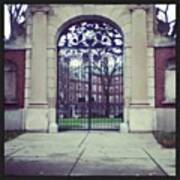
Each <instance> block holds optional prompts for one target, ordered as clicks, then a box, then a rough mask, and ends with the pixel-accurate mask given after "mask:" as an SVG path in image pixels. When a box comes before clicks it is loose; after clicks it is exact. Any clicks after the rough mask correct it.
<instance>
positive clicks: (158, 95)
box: [155, 47, 176, 108]
mask: <svg viewBox="0 0 180 180" xmlns="http://www.w3.org/2000/svg"><path fill="white" fill-rule="evenodd" d="M175 56H176V54H175V47H158V48H155V105H156V107H164V108H166V107H167V108H169V107H175V104H172V103H171V104H164V103H163V101H164V100H165V97H164V90H165V68H166V63H167V60H168V59H170V58H173V57H175Z"/></svg>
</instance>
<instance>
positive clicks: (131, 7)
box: [128, 4, 151, 11]
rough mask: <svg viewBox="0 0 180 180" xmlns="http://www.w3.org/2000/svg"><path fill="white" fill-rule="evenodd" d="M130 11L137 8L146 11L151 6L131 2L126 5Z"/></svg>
mask: <svg viewBox="0 0 180 180" xmlns="http://www.w3.org/2000/svg"><path fill="white" fill-rule="evenodd" d="M128 8H129V10H130V11H134V10H137V9H144V10H145V11H148V10H149V9H150V8H151V6H150V5H146V4H132V5H129V6H128Z"/></svg>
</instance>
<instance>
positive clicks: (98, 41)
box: [56, 15, 124, 130]
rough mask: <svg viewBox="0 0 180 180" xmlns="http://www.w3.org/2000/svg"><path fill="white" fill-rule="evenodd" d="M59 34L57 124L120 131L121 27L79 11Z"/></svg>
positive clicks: (121, 93)
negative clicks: (80, 13)
mask: <svg viewBox="0 0 180 180" xmlns="http://www.w3.org/2000/svg"><path fill="white" fill-rule="evenodd" d="M58 32H59V33H58V38H57V104H56V107H57V111H56V112H57V113H56V117H57V122H58V125H59V129H61V130H62V129H103V130H104V129H108V130H119V127H120V121H122V119H123V53H124V52H123V49H124V35H123V33H122V30H121V28H120V27H119V26H118V25H117V24H116V23H114V22H112V21H111V20H109V19H107V18H105V17H102V16H96V15H91V16H79V17H76V18H73V19H71V20H69V21H68V22H66V23H65V24H64V25H63V26H61V27H60V29H59V31H58Z"/></svg>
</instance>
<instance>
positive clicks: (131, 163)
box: [4, 131, 176, 176]
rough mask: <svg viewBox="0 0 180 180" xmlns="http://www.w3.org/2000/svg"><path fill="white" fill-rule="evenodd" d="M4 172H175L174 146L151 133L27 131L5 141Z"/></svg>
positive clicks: (122, 173)
mask: <svg viewBox="0 0 180 180" xmlns="http://www.w3.org/2000/svg"><path fill="white" fill-rule="evenodd" d="M4 155H5V173H6V174H7V175H42V176H43V175H65V176H68V175H71V176H77V175H118V176H121V175H136V176H141V175H149V176H152V175H167V174H168V175H175V169H176V166H175V150H174V149H165V148H162V147H161V146H160V145H159V144H157V142H156V140H155V139H154V137H153V135H152V134H147V133H146V134H138V133H133V134H130V133H127V134H121V133H119V132H107V131H106V132H103V131H97V132H96V131H91V132H88V131H86V132H85V131H83V132H79V131H68V132H61V133H57V134H48V133H47V134H46V133H26V134H23V135H20V136H19V137H17V138H15V139H14V140H12V141H8V142H6V143H5V154H4Z"/></svg>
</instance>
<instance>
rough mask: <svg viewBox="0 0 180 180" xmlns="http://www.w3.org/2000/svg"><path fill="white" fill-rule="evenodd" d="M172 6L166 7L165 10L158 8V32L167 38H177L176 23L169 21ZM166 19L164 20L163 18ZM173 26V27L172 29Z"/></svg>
mask: <svg viewBox="0 0 180 180" xmlns="http://www.w3.org/2000/svg"><path fill="white" fill-rule="evenodd" d="M169 6H170V5H166V8H165V9H164V10H163V9H161V8H159V7H156V12H155V13H156V20H157V23H158V24H157V29H158V32H159V33H161V34H162V35H165V36H171V37H175V33H176V21H175V20H172V21H169V16H168V10H169ZM163 17H164V18H163ZM171 26H172V27H171Z"/></svg>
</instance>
